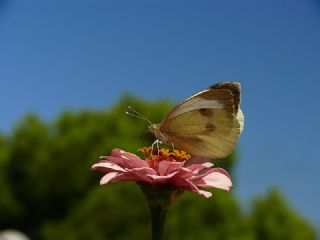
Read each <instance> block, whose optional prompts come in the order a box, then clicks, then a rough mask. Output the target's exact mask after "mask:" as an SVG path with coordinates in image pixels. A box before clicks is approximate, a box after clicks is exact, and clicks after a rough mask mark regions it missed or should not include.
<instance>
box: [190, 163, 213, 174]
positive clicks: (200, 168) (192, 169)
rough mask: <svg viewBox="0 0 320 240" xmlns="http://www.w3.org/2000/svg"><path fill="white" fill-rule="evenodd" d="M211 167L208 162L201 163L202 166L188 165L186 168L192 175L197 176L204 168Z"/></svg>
mask: <svg viewBox="0 0 320 240" xmlns="http://www.w3.org/2000/svg"><path fill="white" fill-rule="evenodd" d="M211 167H213V164H212V163H210V162H206V163H202V164H192V165H188V166H187V168H188V169H189V170H191V171H192V172H193V173H194V174H198V173H199V172H200V171H201V170H203V169H206V168H211Z"/></svg>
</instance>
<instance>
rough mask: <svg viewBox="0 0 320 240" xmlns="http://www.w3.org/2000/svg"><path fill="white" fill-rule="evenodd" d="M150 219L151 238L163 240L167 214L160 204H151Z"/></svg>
mask: <svg viewBox="0 0 320 240" xmlns="http://www.w3.org/2000/svg"><path fill="white" fill-rule="evenodd" d="M149 209H150V220H151V236H152V238H151V239H152V240H163V239H164V238H163V237H164V225H165V221H166V216H167V212H168V211H167V210H166V209H164V208H163V207H161V206H151V205H149Z"/></svg>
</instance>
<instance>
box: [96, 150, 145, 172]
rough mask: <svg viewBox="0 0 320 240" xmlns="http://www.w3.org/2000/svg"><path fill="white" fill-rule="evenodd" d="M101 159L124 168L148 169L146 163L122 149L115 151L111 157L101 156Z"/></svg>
mask: <svg viewBox="0 0 320 240" xmlns="http://www.w3.org/2000/svg"><path fill="white" fill-rule="evenodd" d="M100 158H101V159H104V160H107V161H110V162H113V163H115V164H117V165H119V166H120V167H122V168H139V167H148V164H147V163H146V161H144V160H142V159H140V158H139V157H138V156H136V155H134V154H132V153H128V152H126V151H123V150H121V149H113V150H112V154H111V156H101V157H100Z"/></svg>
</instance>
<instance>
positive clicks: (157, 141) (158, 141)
mask: <svg viewBox="0 0 320 240" xmlns="http://www.w3.org/2000/svg"><path fill="white" fill-rule="evenodd" d="M159 144H162V142H161V141H160V140H158V139H157V140H155V141H154V142H153V143H152V145H151V151H152V152H153V147H154V145H157V149H158V155H160V150H159Z"/></svg>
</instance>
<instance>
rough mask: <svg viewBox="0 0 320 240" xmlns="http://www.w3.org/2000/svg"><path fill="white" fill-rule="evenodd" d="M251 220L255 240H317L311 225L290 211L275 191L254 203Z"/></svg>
mask: <svg viewBox="0 0 320 240" xmlns="http://www.w3.org/2000/svg"><path fill="white" fill-rule="evenodd" d="M250 220H251V223H252V226H253V230H254V236H255V239H259V240H268V239H273V240H282V239H291V240H305V239H316V236H315V232H314V231H313V230H312V229H311V228H310V225H309V224H308V223H307V222H306V221H305V220H304V219H302V218H301V217H300V216H298V215H297V214H296V213H295V212H294V211H293V210H292V209H290V208H289V207H288V206H287V203H286V202H285V201H284V199H283V198H282V196H281V194H280V192H278V191H275V190H274V191H272V192H271V193H270V194H269V195H268V196H267V198H265V199H257V200H256V201H255V202H254V206H253V211H252V214H251V219H250Z"/></svg>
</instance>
